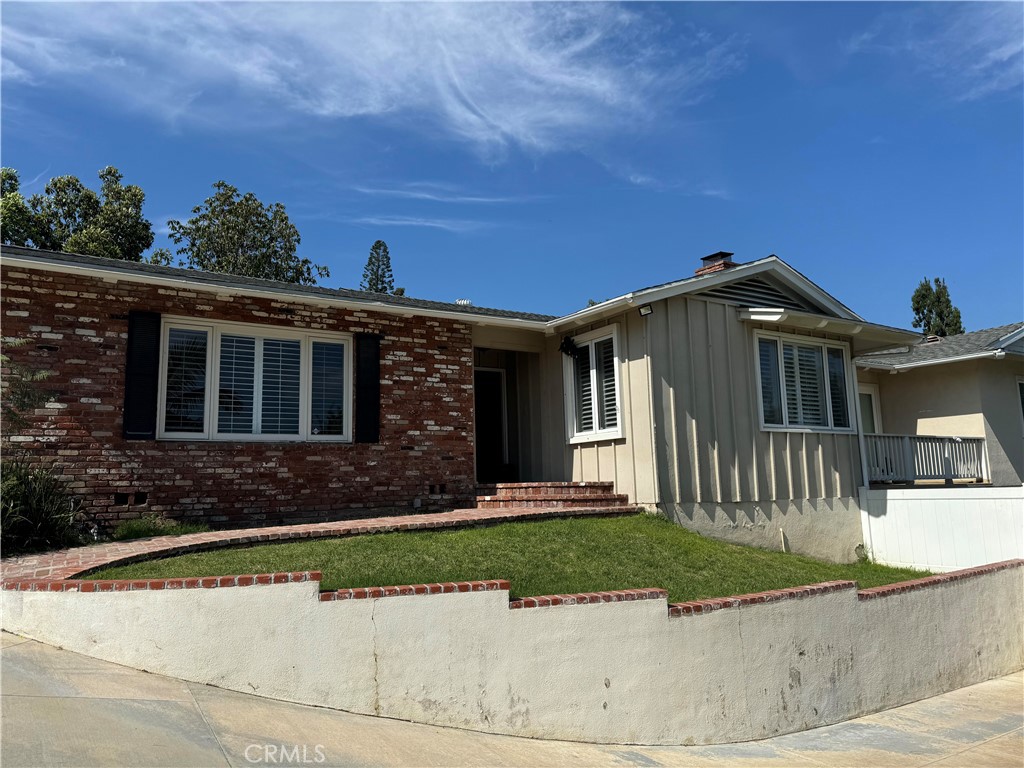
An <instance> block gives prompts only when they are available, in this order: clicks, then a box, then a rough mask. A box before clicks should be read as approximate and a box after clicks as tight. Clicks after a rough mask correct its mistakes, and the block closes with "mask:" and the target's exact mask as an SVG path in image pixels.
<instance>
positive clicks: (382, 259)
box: [359, 240, 404, 295]
mask: <svg viewBox="0 0 1024 768" xmlns="http://www.w3.org/2000/svg"><path fill="white" fill-rule="evenodd" d="M359 288H360V290H363V291H369V292H370V293H395V276H394V275H393V274H392V273H391V254H390V253H389V252H388V244H387V243H385V242H384V241H383V240H378V241H377V242H375V243H374V244H373V247H372V248H370V256H369V258H368V259H367V260H366V266H365V267H364V268H363V282H361V283H360V284H359ZM403 293H404V291H403ZM398 295H401V294H398Z"/></svg>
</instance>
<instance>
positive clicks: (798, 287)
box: [549, 256, 863, 327]
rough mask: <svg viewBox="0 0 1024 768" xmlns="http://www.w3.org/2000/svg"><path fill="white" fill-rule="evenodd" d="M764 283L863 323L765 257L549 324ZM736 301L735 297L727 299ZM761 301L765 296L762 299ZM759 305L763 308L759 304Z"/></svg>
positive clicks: (813, 306)
mask: <svg viewBox="0 0 1024 768" xmlns="http://www.w3.org/2000/svg"><path fill="white" fill-rule="evenodd" d="M754 278H757V279H761V280H768V281H770V282H771V284H772V286H773V287H774V288H775V289H776V290H781V291H784V292H785V293H786V294H788V296H789V297H791V298H790V301H801V300H802V301H803V302H806V303H807V308H809V309H810V310H812V311H815V312H816V313H817V314H821V315H826V316H830V317H835V318H839V319H842V320H857V321H861V322H863V318H862V317H861V316H860V315H858V314H857V313H856V312H854V311H853V310H852V309H850V308H849V307H847V306H846V305H845V304H843V303H842V302H841V301H839V299H837V298H835V297H834V296H832V295H831V294H829V293H827V292H826V291H825V290H823V289H822V288H821V287H820V286H818V285H817V284H815V283H813V282H812V281H811V280H810V279H809V278H807V277H806V276H804V275H803V274H801V273H800V272H798V271H797V270H795V269H794V268H793V267H791V266H790V265H789V264H787V263H786V262H784V261H783V260H782V259H780V258H779V257H778V256H767V257H766V258H763V259H757V260H756V261H748V262H747V263H745V264H737V265H735V266H734V267H730V268H729V269H723V270H719V271H718V272H709V273H705V274H703V275H692V276H690V277H685V278H683V279H682V280H673V281H672V282H668V283H661V284H660V285H652V286H650V287H649V288H641V289H640V290H637V291H631V292H630V293H626V294H623V295H622V296H617V297H615V298H614V299H608V300H607V301H602V302H601V303H600V304H595V305H594V306H592V307H587V308H586V309H581V310H579V311H578V312H573V313H572V314H570V315H566V316H564V317H559V318H557V319H555V320H553V321H551V322H550V323H549V325H552V326H555V327H559V326H563V325H567V326H572V325H577V326H579V325H583V324H585V323H589V322H592V321H594V320H596V319H598V318H599V317H601V316H603V315H606V314H609V313H610V312H611V311H613V310H614V311H621V310H622V309H623V308H629V307H631V306H633V305H638V304H650V303H651V302H654V301H660V300H662V299H667V298H671V297H673V296H681V295H684V294H691V293H693V294H697V293H704V294H708V293H712V292H713V291H714V290H715V289H718V288H720V287H724V286H726V285H729V284H741V283H743V282H744V281H747V280H750V279H754ZM730 300H731V301H736V299H735V298H732V299H730ZM764 300H765V301H768V300H769V297H764ZM740 303H741V306H756V304H754V303H752V302H748V303H743V302H740ZM760 306H765V305H764V304H761V305H760ZM770 306H771V307H772V308H781V307H779V306H778V302H776V303H772V304H770Z"/></svg>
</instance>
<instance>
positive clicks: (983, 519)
mask: <svg viewBox="0 0 1024 768" xmlns="http://www.w3.org/2000/svg"><path fill="white" fill-rule="evenodd" d="M855 363H856V365H857V380H858V390H859V397H860V399H861V412H862V413H864V414H865V423H864V432H865V436H864V441H865V456H866V463H867V474H868V481H869V486H868V487H865V488H864V489H863V490H862V492H861V508H862V523H863V526H862V527H863V529H864V538H865V545H866V547H867V549H868V551H869V552H870V553H871V554H872V556H873V557H874V558H875V559H877V560H879V561H881V562H886V563H890V564H893V565H909V566H914V567H919V568H927V569H929V570H955V569H957V568H968V567H972V566H976V565H981V564H983V563H989V562H995V561H999V560H1007V559H1010V558H1016V557H1022V556H1024V486H1022V482H1024V322H1018V323H1012V324H1010V325H1004V326H1001V327H998V328H987V329H985V330H981V331H973V332H971V333H962V334H958V335H955V336H948V337H946V338H940V337H937V336H929V337H927V338H925V339H922V340H921V341H919V342H918V343H917V344H913V345H910V346H905V347H902V348H899V349H893V350H889V351H886V352H878V353H869V354H864V355H861V356H859V357H858V358H857V359H856V360H855Z"/></svg>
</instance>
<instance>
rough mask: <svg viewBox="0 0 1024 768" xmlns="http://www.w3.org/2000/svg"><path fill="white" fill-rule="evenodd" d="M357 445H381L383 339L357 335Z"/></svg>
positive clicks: (364, 334) (369, 334) (371, 334)
mask: <svg viewBox="0 0 1024 768" xmlns="http://www.w3.org/2000/svg"><path fill="white" fill-rule="evenodd" d="M355 358H356V362H355V368H356V371H355V373H356V383H355V389H356V407H355V411H356V412H355V441H356V442H357V443H378V442H380V336H378V335H377V334H375V333H357V334H356V348H355Z"/></svg>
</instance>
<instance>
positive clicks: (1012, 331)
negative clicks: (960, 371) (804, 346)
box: [855, 322, 1024, 371]
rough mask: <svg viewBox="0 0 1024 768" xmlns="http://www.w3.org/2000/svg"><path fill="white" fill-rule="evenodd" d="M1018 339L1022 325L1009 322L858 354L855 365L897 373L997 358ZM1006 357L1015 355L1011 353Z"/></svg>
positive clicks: (1023, 335) (1005, 352) (1022, 332)
mask: <svg viewBox="0 0 1024 768" xmlns="http://www.w3.org/2000/svg"><path fill="white" fill-rule="evenodd" d="M1021 338H1024V322H1018V323H1010V324H1009V325H1000V326H998V327H997V328H985V329H983V330H980V331H971V332H970V333H959V334H956V335H955V336H946V337H944V338H943V337H939V339H938V341H927V340H924V341H921V342H920V343H918V344H915V345H913V346H910V347H899V348H897V349H892V350H889V351H886V352H873V353H870V354H866V355H861V356H860V357H858V358H857V359H856V360H855V362H856V364H857V365H858V366H860V367H861V368H882V369H886V370H892V371H899V370H905V369H908V368H920V367H922V366H925V365H940V364H945V363H954V362H959V361H961V360H975V359H979V358H985V357H992V358H996V359H998V358H1001V357H1002V356H1003V355H1005V354H1007V350H1006V347H1008V346H1009V345H1010V344H1013V343H1015V342H1016V341H1018V340H1020V339H1021ZM1009 354H1018V353H1016V352H1014V351H1013V350H1010V351H1009Z"/></svg>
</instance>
